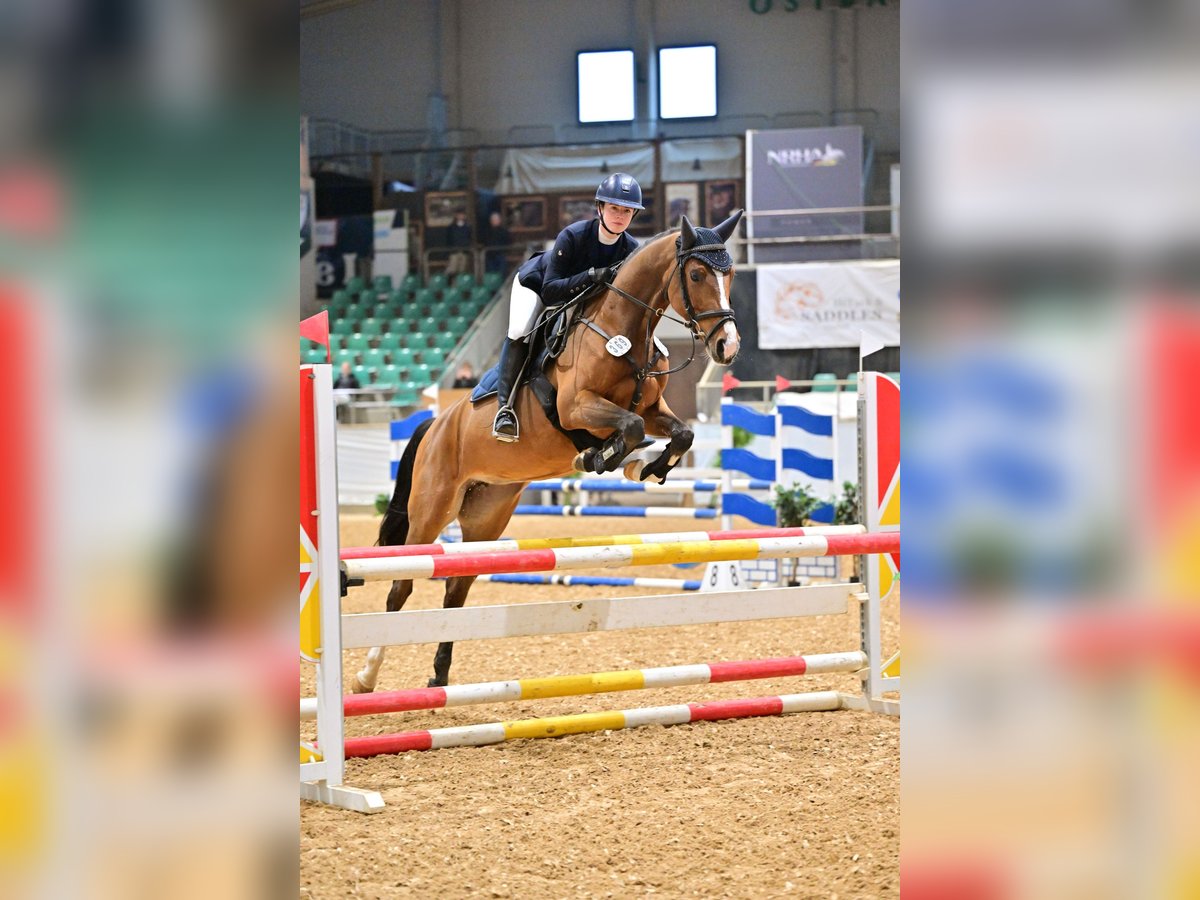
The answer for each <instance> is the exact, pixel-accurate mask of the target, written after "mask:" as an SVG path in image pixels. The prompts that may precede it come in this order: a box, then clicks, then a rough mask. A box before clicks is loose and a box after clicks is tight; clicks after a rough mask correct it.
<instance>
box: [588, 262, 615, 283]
mask: <svg viewBox="0 0 1200 900" xmlns="http://www.w3.org/2000/svg"><path fill="white" fill-rule="evenodd" d="M615 274H616V272H614V271H613V270H612V269H611V268H610V267H608V266H601V267H600V268H599V269H597V268H596V267H595V266H593V267H592V268H590V269H588V275H589V276H590V277H591V279H592V284H609V283H611V282H612V280H613V276H614V275H615Z"/></svg>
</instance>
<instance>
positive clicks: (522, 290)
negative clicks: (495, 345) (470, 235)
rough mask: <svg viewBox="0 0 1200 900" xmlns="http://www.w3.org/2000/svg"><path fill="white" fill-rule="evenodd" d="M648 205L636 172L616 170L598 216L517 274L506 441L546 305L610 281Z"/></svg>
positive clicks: (514, 434) (499, 416) (503, 378)
mask: <svg viewBox="0 0 1200 900" xmlns="http://www.w3.org/2000/svg"><path fill="white" fill-rule="evenodd" d="M640 209H645V207H644V206H642V188H641V185H639V184H638V183H637V179H635V178H634V177H633V176H632V175H626V174H625V173H624V172H614V173H613V174H612V175H609V176H608V177H607V178H605V179H604V181H602V182H600V186H599V187H598V188H596V218H594V219H585V220H583V221H581V222H575V223H573V224H571V225H568V226H567V227H566V228H564V229H563V230H562V231H560V232H559V234H558V240H556V241H555V242H554V246H553V247H552V248H551V249H549V250H547V251H546V252H545V253H539V254H538V255H537V256H534V257H533V258H532V259H530V260H528V261H527V262H526V263H525V264H524V265H523V266H521V268H520V269H519V270H518V271H517V276H516V278H515V279H513V286H512V295H511V299H510V300H509V311H508V337H507V338H505V340H504V344H503V345H502V346H501V348H500V365H499V373H498V374H499V378H498V379H497V380H496V400H497V404H498V406H499V409H498V410H497V411H496V418H495V421H493V422H492V437H494V438H495V439H496V440H498V441H504V442H505V443H513V442H515V441H517V440H519V439H520V435H521V432H520V425H519V423H518V422H517V414H516V412H514V410H513V407H512V393H513V388H514V386H515V385H516V382H517V377H518V376H519V375H520V373H521V369H522V367H523V366H524V365H525V356H526V354H528V352H529V345H528V344H527V343H526V339H527V338H528V336H529V331H530V329H532V328H533V327H534V325H535V323H536V322H537V320H538V316H539V315H540V314H541V312H542V310H543V309H544V308H545V306H559V305H562V304H564V303H567V302H568V301H570V300H573V299H574V298H575V297H577V296H578V295H579V294H580V293H582V292H583V291H584V290H585V289H587V288H588V287H590V286H591V285H593V284H607V283H608V282H610V281H612V279H613V276H614V275H615V274H616V272H615V270H614V268H613V267H614V266H616V265H617V263H619V262H621V260H623V259H625V257H627V256H628V255H629V254H630V253H632V252H633V251H634V249H635V248H636V247H637V245H638V242H637V241H636V240H635V239H634V238H632V237H630V236H629V235H628V234H626V233H625V232H626V229H628V228H629V226H630V225H631V224H632V223H633V218H634V216H636V215H637V212H638V210H640Z"/></svg>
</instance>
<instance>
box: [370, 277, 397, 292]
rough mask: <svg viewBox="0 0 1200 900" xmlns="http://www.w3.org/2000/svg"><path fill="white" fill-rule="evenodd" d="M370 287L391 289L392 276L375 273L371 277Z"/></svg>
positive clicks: (383, 289) (384, 289) (378, 289)
mask: <svg viewBox="0 0 1200 900" xmlns="http://www.w3.org/2000/svg"><path fill="white" fill-rule="evenodd" d="M371 288H372V290H376V291H390V290H391V289H392V276H391V275H376V276H375V277H374V278H372V279H371Z"/></svg>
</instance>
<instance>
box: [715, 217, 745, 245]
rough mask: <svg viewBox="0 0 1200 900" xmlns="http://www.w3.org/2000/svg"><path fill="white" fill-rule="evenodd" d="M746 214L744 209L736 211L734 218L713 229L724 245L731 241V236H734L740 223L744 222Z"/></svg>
mask: <svg viewBox="0 0 1200 900" xmlns="http://www.w3.org/2000/svg"><path fill="white" fill-rule="evenodd" d="M744 212H745V210H744V209H736V210H734V211H733V215H732V216H730V217H729V218H728V219H726V220H725V221H724V222H722V223H721V224H720V225H718V226H717V227H716V228H714V229H713V231H715V232H716V233H717V236H718V237H719V238H720V239H721V243H722V244H723V243H725V242H726V241H727V240H729V236H730V235H731V234H733V229H735V228H737V224H738V222H740V221H741V220H742V213H744Z"/></svg>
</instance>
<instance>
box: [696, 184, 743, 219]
mask: <svg viewBox="0 0 1200 900" xmlns="http://www.w3.org/2000/svg"><path fill="white" fill-rule="evenodd" d="M741 195H742V192H741V190H740V186H739V184H738V182H736V181H706V182H704V224H705V225H706V226H708V227H709V228H711V227H712V226H714V225H719V224H720V223H721V222H724V221H725V220H726V219H728V218H729V215H730V213H732V212H733V211H734V210H735V209H737V208H738V206H739V205H740V203H741Z"/></svg>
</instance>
